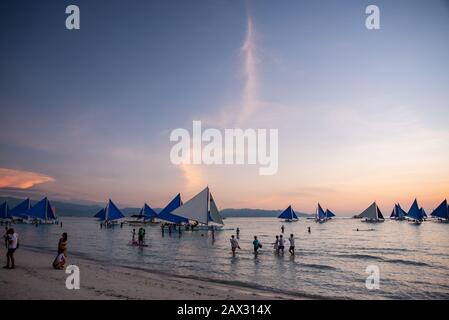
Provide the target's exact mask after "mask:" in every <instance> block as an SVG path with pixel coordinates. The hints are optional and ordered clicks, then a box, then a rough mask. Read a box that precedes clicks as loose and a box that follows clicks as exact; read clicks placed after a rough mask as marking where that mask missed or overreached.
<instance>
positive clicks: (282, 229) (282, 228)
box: [281, 225, 285, 233]
mask: <svg viewBox="0 0 449 320" xmlns="http://www.w3.org/2000/svg"><path fill="white" fill-rule="evenodd" d="M284 230H285V227H284V225H282V227H281V231H282V233H284Z"/></svg>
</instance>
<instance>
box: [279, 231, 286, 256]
mask: <svg viewBox="0 0 449 320" xmlns="http://www.w3.org/2000/svg"><path fill="white" fill-rule="evenodd" d="M284 243H285V240H284V237H283V236H282V234H281V235H280V236H279V242H278V252H282V254H284Z"/></svg>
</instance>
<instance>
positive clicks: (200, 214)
mask: <svg viewBox="0 0 449 320" xmlns="http://www.w3.org/2000/svg"><path fill="white" fill-rule="evenodd" d="M171 214H172V215H175V216H178V217H182V218H185V219H187V220H188V221H194V222H195V223H196V224H197V225H198V226H197V227H196V229H209V227H211V226H212V227H213V228H214V229H215V230H218V229H222V228H223V225H224V222H223V218H222V217H221V215H220V212H219V210H218V208H217V205H216V203H215V201H214V198H213V196H212V193H211V192H210V190H209V187H206V188H205V189H204V190H203V191H201V192H200V193H198V194H197V195H196V196H194V197H193V198H192V199H190V200H189V201H187V202H186V203H184V204H183V205H181V206H180V207H178V208H176V209H175V210H173V211H172V212H171Z"/></svg>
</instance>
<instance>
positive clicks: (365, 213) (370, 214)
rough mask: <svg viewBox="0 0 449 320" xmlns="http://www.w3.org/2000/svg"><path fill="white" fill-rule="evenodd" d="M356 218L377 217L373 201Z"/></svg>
mask: <svg viewBox="0 0 449 320" xmlns="http://www.w3.org/2000/svg"><path fill="white" fill-rule="evenodd" d="M357 217H358V218H367V219H377V204H376V202H373V204H372V205H370V206H369V207H368V208H367V209H366V210H365V211H363V212H362V213H361V214H359V215H358V216H357Z"/></svg>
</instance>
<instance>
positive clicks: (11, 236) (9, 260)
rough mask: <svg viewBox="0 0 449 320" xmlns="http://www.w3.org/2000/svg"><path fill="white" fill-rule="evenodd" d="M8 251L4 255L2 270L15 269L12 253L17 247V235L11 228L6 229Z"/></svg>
mask: <svg viewBox="0 0 449 320" xmlns="http://www.w3.org/2000/svg"><path fill="white" fill-rule="evenodd" d="M7 235H8V251H7V253H6V266H4V267H3V269H14V268H15V267H16V264H15V260H14V252H15V251H16V249H17V248H18V247H19V235H18V234H17V233H16V232H14V229H13V228H10V229H8V232H7Z"/></svg>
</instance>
